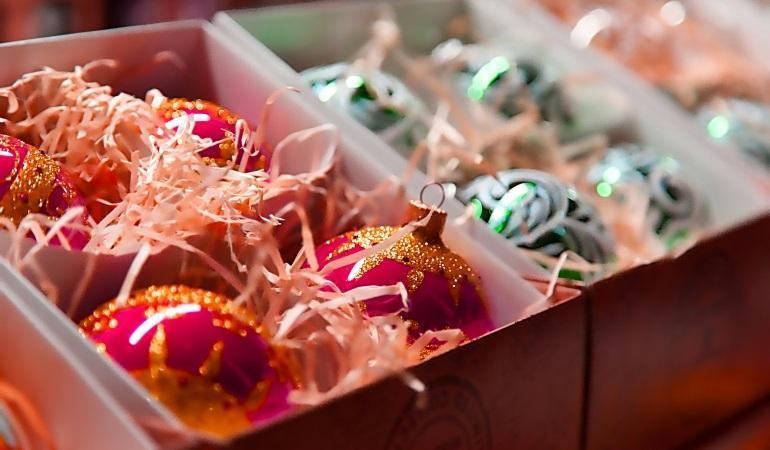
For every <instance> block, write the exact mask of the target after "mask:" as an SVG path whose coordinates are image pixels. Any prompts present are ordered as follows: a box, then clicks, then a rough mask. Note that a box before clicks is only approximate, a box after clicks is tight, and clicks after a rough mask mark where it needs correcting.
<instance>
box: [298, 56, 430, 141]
mask: <svg viewBox="0 0 770 450" xmlns="http://www.w3.org/2000/svg"><path fill="white" fill-rule="evenodd" d="M301 75H302V78H303V79H304V80H305V81H306V82H307V83H308V85H310V88H311V89H312V90H313V93H315V95H316V96H317V97H318V98H319V99H320V100H321V101H322V102H324V103H326V104H328V105H330V106H332V107H333V108H335V109H337V110H339V111H343V112H345V113H347V114H349V115H350V116H351V117H353V118H354V119H355V120H356V121H357V122H359V123H361V124H362V125H364V126H365V127H367V128H368V129H370V130H372V131H373V132H375V133H378V134H379V135H380V136H381V137H382V138H383V139H385V140H386V141H387V142H388V143H390V144H392V145H393V146H395V147H396V148H397V149H398V150H400V151H402V152H403V153H404V154H406V155H407V156H408V154H409V153H411V152H412V151H413V150H414V147H415V146H416V145H417V143H418V142H419V141H420V140H421V139H423V138H424V137H425V135H426V133H427V129H426V128H425V126H423V125H422V123H421V122H420V115H421V114H423V113H424V110H425V107H424V106H423V105H422V103H421V102H420V100H419V99H417V97H415V95H414V94H413V93H412V92H411V91H410V90H409V89H408V88H407V87H406V86H405V85H404V84H403V83H401V82H400V81H399V80H398V79H397V78H396V77H394V76H393V75H390V74H388V73H385V72H383V71H380V70H377V69H373V70H359V69H356V68H355V66H353V65H350V64H346V63H338V64H333V65H330V66H322V67H315V68H312V69H308V70H306V71H304V72H302V74H301Z"/></svg>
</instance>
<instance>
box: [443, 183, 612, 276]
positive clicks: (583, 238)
mask: <svg viewBox="0 0 770 450" xmlns="http://www.w3.org/2000/svg"><path fill="white" fill-rule="evenodd" d="M456 195H457V197H458V199H460V201H462V202H463V203H466V204H469V205H472V207H473V211H474V215H475V217H477V218H479V219H481V220H483V221H485V222H487V224H488V225H489V227H490V228H491V229H492V230H494V231H495V232H497V233H500V234H501V235H503V236H504V237H506V238H507V239H508V240H510V241H511V242H512V243H514V244H515V245H517V246H519V247H523V248H526V249H531V250H537V251H539V252H542V253H544V254H546V255H549V256H553V257H558V256H559V255H561V254H562V253H563V252H565V251H571V252H574V253H576V254H577V255H580V256H581V257H582V258H583V259H585V260H586V261H588V262H591V263H600V264H601V263H607V262H609V261H610V260H611V259H612V257H613V252H614V250H613V248H614V239H613V237H612V235H611V234H610V232H609V231H608V230H607V229H606V228H605V227H604V224H603V223H602V221H601V219H600V218H599V216H598V215H597V213H596V211H595V210H594V208H593V207H592V206H591V205H590V204H589V203H587V202H586V201H585V200H584V199H583V198H582V197H580V196H579V195H578V193H577V191H575V189H573V188H571V187H569V186H566V185H564V184H563V183H561V182H560V181H558V180H557V179H556V178H554V177H553V176H551V175H549V174H547V173H544V172H538V171H535V170H525V169H513V170H507V171H502V172H499V173H498V174H497V176H495V177H492V176H488V175H487V176H482V177H479V178H477V179H475V180H474V181H472V182H471V183H469V184H468V185H467V186H465V187H464V188H462V189H459V190H458V191H457V194H456Z"/></svg>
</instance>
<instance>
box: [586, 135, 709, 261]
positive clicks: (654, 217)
mask: <svg viewBox="0 0 770 450" xmlns="http://www.w3.org/2000/svg"><path fill="white" fill-rule="evenodd" d="M588 180H589V182H590V183H591V184H592V185H593V186H594V188H595V190H596V194H597V195H598V196H600V197H604V198H615V199H617V200H618V201H620V202H624V201H625V199H624V198H623V196H624V192H625V190H624V189H623V188H631V189H634V191H636V192H639V191H641V192H643V193H645V194H646V195H648V196H649V201H648V204H647V217H646V220H647V223H648V224H649V226H650V229H651V230H652V231H654V232H655V234H657V235H658V236H660V237H661V238H662V239H664V242H665V244H666V247H667V248H668V249H672V248H674V247H675V246H676V244H677V243H679V242H681V241H682V240H683V239H685V238H687V237H688V236H689V235H690V233H691V231H693V230H694V229H697V228H701V227H703V226H704V225H705V224H706V222H707V218H708V214H707V211H706V210H705V208H706V205H705V202H704V200H703V198H702V196H701V195H700V194H699V193H698V192H697V190H696V189H695V188H694V187H693V186H691V185H690V184H689V183H688V182H687V181H686V180H685V179H684V178H683V177H682V175H681V174H680V172H679V165H678V163H677V162H676V160H674V159H673V158H671V157H668V156H663V155H660V154H659V153H657V152H655V151H653V150H650V149H648V148H643V147H640V146H638V145H635V144H626V145H623V146H617V147H613V148H610V149H609V150H608V151H607V152H606V154H605V155H604V157H603V158H602V160H601V161H599V162H598V163H597V164H595V165H594V166H593V167H592V168H591V169H590V170H589V171H588Z"/></svg>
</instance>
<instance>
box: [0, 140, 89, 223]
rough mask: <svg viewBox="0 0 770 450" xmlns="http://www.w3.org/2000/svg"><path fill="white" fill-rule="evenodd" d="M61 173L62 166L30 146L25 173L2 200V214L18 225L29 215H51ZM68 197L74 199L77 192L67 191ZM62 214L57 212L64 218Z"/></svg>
mask: <svg viewBox="0 0 770 450" xmlns="http://www.w3.org/2000/svg"><path fill="white" fill-rule="evenodd" d="M16 167H18V163H17V164H16ZM14 172H15V171H14ZM58 173H59V165H58V164H57V163H56V161H54V160H53V159H51V158H49V157H48V156H47V155H46V154H45V153H43V152H41V151H40V150H38V149H37V148H35V147H32V146H30V147H29V149H28V152H27V156H26V158H24V162H23V163H22V167H21V170H20V171H19V173H18V174H17V176H16V177H15V179H14V180H13V182H12V183H11V186H10V187H9V188H8V192H6V193H5V195H4V196H3V198H2V200H0V215H3V216H5V217H8V218H9V219H11V220H12V221H13V222H14V223H15V224H18V223H19V222H21V219H23V218H24V217H25V216H26V215H27V214H29V213H40V212H47V206H48V199H49V197H50V196H51V192H52V191H53V189H54V187H56V175H57V174H58ZM9 177H10V176H9ZM65 184H66V183H62V188H66V186H65ZM65 195H67V197H65V198H67V200H71V199H72V197H73V196H74V192H73V191H72V189H71V188H69V190H68V191H67V190H65ZM62 212H63V211H54V212H53V213H54V214H58V215H60V214H61V213H62Z"/></svg>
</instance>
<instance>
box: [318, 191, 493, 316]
mask: <svg viewBox="0 0 770 450" xmlns="http://www.w3.org/2000/svg"><path fill="white" fill-rule="evenodd" d="M431 209H432V208H431V207H429V206H427V205H425V204H424V203H422V202H418V201H412V202H410V203H409V208H408V209H407V212H406V214H405V219H404V223H405V224H407V223H410V222H412V221H416V220H420V219H423V218H425V217H426V216H427V215H428V214H430V212H431ZM446 217H447V214H446V211H443V210H441V209H434V210H433V214H432V216H431V218H430V219H429V220H428V223H427V224H425V225H422V226H419V227H417V228H416V229H415V230H414V231H413V232H411V233H409V234H407V235H405V236H404V237H402V238H401V239H399V240H398V241H396V242H395V243H394V244H393V245H391V246H390V247H388V248H386V249H385V250H382V251H379V252H377V253H374V254H372V255H369V256H367V257H366V258H364V260H363V262H362V263H361V265H360V267H359V268H358V270H357V272H356V273H355V275H354V277H353V278H354V279H360V278H361V277H363V276H364V275H365V274H366V273H367V272H368V271H370V270H372V269H373V268H375V267H377V266H379V265H380V264H381V263H382V262H383V261H384V260H385V259H390V260H393V261H396V262H398V263H401V264H404V265H406V266H408V267H409V268H410V270H409V272H408V273H407V276H406V278H407V280H406V281H407V282H406V288H407V291H408V292H409V294H410V295H412V294H414V293H415V292H417V290H418V289H419V288H420V286H421V285H422V282H423V280H424V278H425V272H431V273H439V274H441V275H442V276H444V277H446V279H447V281H448V283H449V292H450V295H451V296H452V300H453V302H454V305H455V307H458V306H459V304H460V289H461V287H462V283H463V281H467V282H469V283H471V285H472V286H473V288H474V290H475V291H476V293H477V294H478V296H479V298H481V299H482V300H483V298H484V296H483V292H482V290H481V280H480V279H479V277H478V275H476V273H475V272H474V271H473V269H472V268H471V267H470V266H469V265H468V263H467V262H466V261H465V259H463V258H462V257H461V256H460V255H458V254H456V253H454V252H453V251H452V250H450V249H449V248H447V247H446V246H445V245H444V242H443V241H442V239H441V234H442V233H443V231H444V225H445V224H446ZM398 230H399V227H392V226H380V227H370V228H364V229H361V230H358V231H351V232H348V233H346V234H345V237H346V238H347V239H348V240H347V242H345V243H343V244H341V245H340V246H339V247H337V248H335V249H334V251H333V252H331V253H330V254H329V256H328V257H327V260H331V259H333V258H334V257H336V256H338V255H340V254H342V253H345V252H347V251H349V250H353V249H354V248H356V246H358V247H361V248H370V247H373V246H375V245H377V244H379V243H380V242H382V241H384V240H386V239H387V238H389V237H390V236H392V235H393V234H394V233H395V232H397V231H398Z"/></svg>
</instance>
